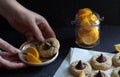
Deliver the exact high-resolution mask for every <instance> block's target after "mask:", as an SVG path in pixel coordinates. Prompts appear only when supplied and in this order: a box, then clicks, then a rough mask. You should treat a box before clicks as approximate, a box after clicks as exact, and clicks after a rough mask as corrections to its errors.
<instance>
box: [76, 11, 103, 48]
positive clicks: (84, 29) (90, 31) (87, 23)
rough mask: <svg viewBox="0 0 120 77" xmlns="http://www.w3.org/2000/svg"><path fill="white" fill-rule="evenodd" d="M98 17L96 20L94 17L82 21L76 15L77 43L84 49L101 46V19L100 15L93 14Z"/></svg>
mask: <svg viewBox="0 0 120 77" xmlns="http://www.w3.org/2000/svg"><path fill="white" fill-rule="evenodd" d="M93 15H94V16H96V17H97V19H96V20H95V19H94V17H92V18H91V19H90V17H88V18H84V19H82V20H80V19H79V17H78V16H77V15H76V18H75V22H76V25H77V27H76V36H75V37H76V39H75V42H76V44H77V45H78V46H80V47H83V48H93V47H95V46H96V45H98V44H99V39H100V22H101V20H102V19H101V18H100V16H99V14H97V13H93Z"/></svg>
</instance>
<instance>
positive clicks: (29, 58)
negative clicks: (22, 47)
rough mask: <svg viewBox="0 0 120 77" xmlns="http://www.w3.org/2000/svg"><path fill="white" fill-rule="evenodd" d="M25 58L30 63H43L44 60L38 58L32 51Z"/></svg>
mask: <svg viewBox="0 0 120 77" xmlns="http://www.w3.org/2000/svg"><path fill="white" fill-rule="evenodd" d="M25 59H26V61H27V62H30V63H37V64H41V63H42V61H41V60H40V59H39V58H36V57H35V56H34V55H32V54H31V53H27V55H26V57H25Z"/></svg>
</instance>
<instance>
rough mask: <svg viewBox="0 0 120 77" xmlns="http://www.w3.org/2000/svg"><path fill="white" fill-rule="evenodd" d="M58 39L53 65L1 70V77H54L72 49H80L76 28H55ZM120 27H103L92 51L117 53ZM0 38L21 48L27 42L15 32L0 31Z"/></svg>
mask: <svg viewBox="0 0 120 77" xmlns="http://www.w3.org/2000/svg"><path fill="white" fill-rule="evenodd" d="M54 30H55V32H56V35H57V38H58V40H59V41H60V44H61V47H60V50H59V52H60V54H59V56H58V58H57V59H56V60H55V61H54V62H53V63H51V64H49V65H46V66H40V67H27V68H23V69H18V70H5V69H0V76H1V77H53V75H54V74H55V72H56V70H57V69H58V67H59V66H60V65H61V63H62V61H63V60H64V58H65V57H66V55H67V54H68V52H69V49H70V47H78V46H77V45H76V44H75V41H74V40H75V26H74V25H70V26H64V27H61V28H56V29H55V28H54ZM119 33H120V25H111V26H110V25H101V28H100V44H99V45H98V46H96V47H95V48H93V49H92V50H99V51H102V52H110V53H115V52H116V51H115V49H114V44H117V43H120V35H119ZM0 37H2V38H3V39H5V40H7V41H8V42H9V43H11V44H12V45H14V46H16V47H19V46H20V45H21V44H22V43H23V42H24V41H26V40H25V38H24V36H22V35H21V34H19V33H17V32H16V31H14V30H4V31H2V29H1V30H0Z"/></svg>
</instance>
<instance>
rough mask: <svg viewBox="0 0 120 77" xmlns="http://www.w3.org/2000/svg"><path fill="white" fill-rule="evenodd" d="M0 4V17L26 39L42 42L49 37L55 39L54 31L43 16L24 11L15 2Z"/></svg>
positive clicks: (2, 1) (9, 0)
mask: <svg viewBox="0 0 120 77" xmlns="http://www.w3.org/2000/svg"><path fill="white" fill-rule="evenodd" d="M0 2H1V3H0V4H1V5H0V13H1V15H2V16H4V17H5V18H6V19H7V20H8V22H9V23H10V24H11V25H12V26H13V28H15V29H16V30H17V31H19V32H20V33H22V34H24V35H25V36H26V38H27V39H36V40H38V41H44V40H45V39H47V38H49V37H55V33H54V31H53V30H52V28H51V27H50V25H49V24H48V22H47V20H46V19H45V18H44V17H43V16H41V15H39V14H37V13H35V12H32V11H30V10H28V9H26V8H25V7H23V6H22V5H21V4H19V3H18V2H17V1H16V0H1V1H0ZM6 6H7V7H6ZM2 7H4V8H2Z"/></svg>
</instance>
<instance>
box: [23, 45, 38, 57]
mask: <svg viewBox="0 0 120 77" xmlns="http://www.w3.org/2000/svg"><path fill="white" fill-rule="evenodd" d="M25 53H31V54H32V55H34V56H35V57H36V58H39V52H38V50H37V49H36V48H35V47H28V48H27V49H26V50H25Z"/></svg>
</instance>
